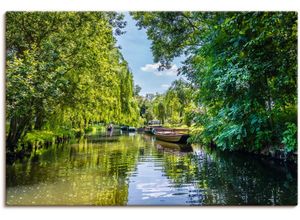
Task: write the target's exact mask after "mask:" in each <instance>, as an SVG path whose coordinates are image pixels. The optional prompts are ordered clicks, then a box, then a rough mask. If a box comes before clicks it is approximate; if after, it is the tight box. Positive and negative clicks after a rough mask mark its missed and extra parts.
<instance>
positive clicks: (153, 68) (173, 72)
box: [141, 63, 178, 76]
mask: <svg viewBox="0 0 300 220" xmlns="http://www.w3.org/2000/svg"><path fill="white" fill-rule="evenodd" d="M159 65H160V63H153V64H146V65H145V66H143V67H141V70H142V71H143V72H148V73H153V74H154V75H156V76H177V71H178V67H177V66H176V64H173V65H172V66H171V68H170V69H165V70H163V71H158V67H159Z"/></svg>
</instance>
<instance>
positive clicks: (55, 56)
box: [5, 11, 298, 206]
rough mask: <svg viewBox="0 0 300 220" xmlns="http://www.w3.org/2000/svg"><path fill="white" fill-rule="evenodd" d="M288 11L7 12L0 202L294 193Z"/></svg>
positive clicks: (182, 201)
mask: <svg viewBox="0 0 300 220" xmlns="http://www.w3.org/2000/svg"><path fill="white" fill-rule="evenodd" d="M297 34H298V33H297V13H296V12H200V11H178V12H163V11H161V12H141V11H140V12H101V11H96V12H7V13H6V36H5V38H6V61H5V67H6V73H5V74H6V149H5V152H6V168H5V170H6V178H5V191H6V196H5V204H6V206H73V205H76V206H130V205H133V206H144V205H149V206H171V205H180V206H237V205H241V206H245V205H253V206H257V205H267V206H277V205H285V206H286V205H297V198H298V194H297V155H298V154H297V37H298V36H297Z"/></svg>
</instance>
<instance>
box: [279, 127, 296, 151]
mask: <svg viewBox="0 0 300 220" xmlns="http://www.w3.org/2000/svg"><path fill="white" fill-rule="evenodd" d="M286 126H287V128H286V130H285V131H284V132H283V139H282V143H283V144H284V146H285V151H286V152H292V151H296V150H297V125H296V124H294V123H286Z"/></svg>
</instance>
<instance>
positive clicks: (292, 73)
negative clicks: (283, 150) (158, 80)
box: [132, 12, 297, 151]
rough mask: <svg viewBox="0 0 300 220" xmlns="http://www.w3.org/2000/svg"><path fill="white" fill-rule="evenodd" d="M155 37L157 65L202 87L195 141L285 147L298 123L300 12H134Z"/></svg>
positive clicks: (256, 148)
mask: <svg viewBox="0 0 300 220" xmlns="http://www.w3.org/2000/svg"><path fill="white" fill-rule="evenodd" d="M132 15H133V17H134V18H135V19H136V20H137V25H138V26H139V27H140V28H146V29H147V34H148V37H149V39H151V40H152V52H153V56H154V61H155V62H160V63H161V64H162V67H161V68H169V67H170V63H171V62H172V60H173V59H174V57H178V56H181V55H185V56H186V57H187V58H186V60H185V61H184V66H183V67H182V68H181V69H180V73H181V74H184V75H186V76H187V77H188V79H189V80H190V81H192V83H193V84H195V87H196V88H198V89H197V93H198V94H197V101H196V103H197V104H198V105H201V106H202V109H203V111H204V112H205V114H199V116H198V119H197V120H196V121H197V124H198V126H203V127H204V130H203V132H201V134H198V135H197V139H198V140H201V141H203V142H205V143H209V142H210V141H212V140H213V141H214V142H215V143H216V144H217V145H218V147H220V148H222V149H230V150H235V149H242V150H248V151H259V150H261V149H262V148H265V147H266V148H270V147H276V145H277V146H280V143H281V142H282V141H281V140H282V138H283V132H284V131H285V130H286V125H285V123H286V122H291V123H294V124H295V123H296V115H297V111H296V99H297V93H296V79H297V14H296V13H294V12H247V13H246V12H245V13H244V12H243V13H232V12H228V13H224V12H217V13H216V12H205V13H204V12H153V13H152V12H151V13H150V12H135V13H132Z"/></svg>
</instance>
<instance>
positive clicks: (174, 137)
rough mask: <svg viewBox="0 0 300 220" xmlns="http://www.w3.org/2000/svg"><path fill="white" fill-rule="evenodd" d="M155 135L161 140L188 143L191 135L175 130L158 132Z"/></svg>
mask: <svg viewBox="0 0 300 220" xmlns="http://www.w3.org/2000/svg"><path fill="white" fill-rule="evenodd" d="M155 137H156V138H157V139H158V140H161V141H167V142H172V143H181V144H186V143H187V139H188V138H189V137H190V135H189V134H181V133H175V132H156V133H155Z"/></svg>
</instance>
